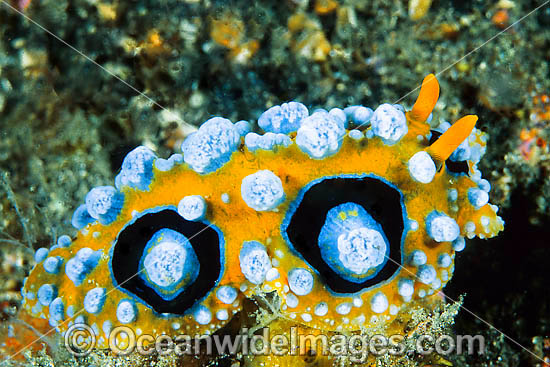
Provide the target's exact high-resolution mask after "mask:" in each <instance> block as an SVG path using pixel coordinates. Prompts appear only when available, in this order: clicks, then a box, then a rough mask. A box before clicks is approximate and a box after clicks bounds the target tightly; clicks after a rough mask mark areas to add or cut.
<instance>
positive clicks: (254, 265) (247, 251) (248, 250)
mask: <svg viewBox="0 0 550 367" xmlns="http://www.w3.org/2000/svg"><path fill="white" fill-rule="evenodd" d="M239 262H240V266H241V271H242V273H243V275H244V276H245V278H246V279H247V280H248V281H249V282H250V283H253V284H260V283H262V282H263V281H264V280H265V275H266V273H267V271H268V270H269V269H271V260H270V259H269V255H268V254H267V251H266V249H265V246H264V245H263V244H261V243H260V242H258V241H246V242H244V243H243V246H242V247H241V251H240V253H239Z"/></svg>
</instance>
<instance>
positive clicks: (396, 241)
mask: <svg viewBox="0 0 550 367" xmlns="http://www.w3.org/2000/svg"><path fill="white" fill-rule="evenodd" d="M401 200H402V198H401V194H400V193H399V192H398V191H397V190H396V189H394V188H392V187H391V186H389V185H387V184H386V183H384V182H382V181H381V180H379V179H376V178H372V177H364V178H329V179H325V180H323V181H321V182H319V183H317V184H314V185H313V186H311V187H310V188H309V189H308V190H307V192H306V193H305V194H304V196H303V199H302V200H301V202H300V203H299V204H298V207H297V208H296V211H295V212H294V213H293V214H292V217H291V218H290V221H289V222H288V227H287V228H283V229H282V230H283V231H286V234H287V235H288V239H289V241H290V242H291V244H292V246H293V247H294V249H295V250H296V251H297V252H299V253H300V254H301V255H302V257H303V258H304V259H305V260H306V261H307V262H308V263H309V264H310V265H311V266H312V267H313V268H314V269H315V270H317V271H318V272H319V274H320V276H321V278H322V279H323V281H324V283H325V284H326V285H327V286H328V287H329V288H330V289H331V290H332V291H333V292H335V293H354V292H358V291H360V290H362V289H364V288H367V287H370V286H372V285H375V284H378V283H380V282H383V281H385V280H387V279H389V278H391V277H392V276H393V274H394V273H395V272H396V271H397V270H398V268H399V264H401V237H402V234H403V229H404V224H403V213H402V206H401ZM346 202H353V203H356V204H358V205H361V206H362V207H363V208H364V209H365V210H366V211H367V212H368V213H369V214H370V215H371V216H372V217H373V218H374V219H375V220H376V221H377V222H378V223H380V225H381V226H382V229H383V230H384V233H385V235H386V237H387V239H388V242H389V244H390V260H389V261H387V262H386V264H385V266H384V267H383V268H382V269H381V270H380V272H379V273H378V274H377V275H376V276H374V277H373V278H371V279H368V280H366V281H364V282H362V283H353V282H350V281H348V280H345V279H344V278H342V277H341V276H340V275H338V274H337V273H336V272H335V271H333V270H332V269H331V268H330V266H329V265H328V264H327V263H326V262H325V261H324V260H323V258H322V257H321V250H320V248H319V246H318V243H317V241H318V238H319V233H320V232H321V228H322V227H323V225H324V223H325V219H326V215H327V213H328V211H329V210H330V209H332V208H333V207H335V206H337V205H339V204H343V203H346ZM283 226H284V225H283Z"/></svg>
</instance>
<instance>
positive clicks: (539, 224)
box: [0, 0, 550, 366]
mask: <svg viewBox="0 0 550 367" xmlns="http://www.w3.org/2000/svg"><path fill="white" fill-rule="evenodd" d="M413 3H414V4H413ZM429 3H430V2H426V1H411V4H409V2H407V1H401V0H397V1H381V0H380V1H379V0H373V1H355V0H339V1H335V0H310V1H307V0H294V1H292V0H286V1H282V2H269V1H259V2H254V3H251V2H245V1H199V0H179V1H172V0H163V1H141V0H140V1H133V2H122V1H112V2H111V1H103V0H56V1H53V0H43V1H37V0H35V1H31V2H29V1H19V2H17V1H14V2H8V3H3V4H0V34H1V37H0V134H1V139H0V169H1V177H0V178H1V180H0V184H1V185H0V188H1V190H0V192H1V195H0V242H1V243H0V265H1V268H0V280H1V281H0V306H1V307H2V308H1V309H0V317H1V318H2V319H3V320H7V319H9V318H10V317H12V315H13V314H14V313H15V310H16V309H17V307H18V302H19V300H20V295H19V288H20V287H21V284H22V279H23V278H24V276H25V274H26V272H28V271H29V270H30V268H31V267H32V265H33V260H32V252H31V251H30V250H29V249H28V247H32V248H39V247H43V246H48V245H49V244H50V243H52V242H53V241H54V240H55V238H56V237H57V236H58V235H59V234H62V233H70V232H71V230H70V228H71V227H70V217H71V213H72V211H73V210H74V209H75V208H76V206H77V204H78V203H79V202H81V200H82V198H83V197H84V195H85V194H86V193H87V192H88V190H89V189H90V188H91V187H93V186H97V185H102V184H106V183H108V182H112V181H113V178H114V176H115V174H116V172H115V170H117V169H118V167H120V163H121V160H122V158H123V157H124V156H125V154H126V153H127V152H128V151H129V150H131V149H132V148H133V147H135V146H137V145H140V144H143V145H146V146H148V147H151V148H153V149H155V150H156V151H157V152H158V153H159V155H161V156H168V154H169V153H171V152H173V151H175V150H177V149H178V148H179V144H180V143H181V141H182V140H183V137H184V136H185V135H186V134H187V133H188V132H189V131H192V130H193V129H194V126H197V125H199V124H200V123H202V122H203V121H205V120H206V119H208V118H209V117H211V116H216V115H217V116H225V117H227V118H230V119H232V120H233V121H238V120H241V119H244V120H249V121H255V120H256V119H257V117H258V116H259V115H260V113H261V112H262V111H264V110H265V109H266V108H268V107H270V106H272V105H274V104H280V103H282V102H285V101H288V100H298V101H300V102H302V103H304V104H305V105H307V106H308V107H310V108H311V109H315V108H316V107H323V108H327V109H328V108H331V107H334V106H343V105H348V104H349V105H353V104H363V105H366V106H370V107H376V106H377V105H378V104H379V103H383V102H390V103H391V102H397V101H400V103H403V104H405V105H406V106H410V105H411V104H412V102H413V101H414V96H415V94H411V95H409V92H411V90H410V89H409V86H411V85H418V84H419V83H420V81H421V80H422V78H423V76H424V75H426V74H427V73H429V72H436V73H438V72H441V74H440V75H439V76H438V79H439V81H440V84H441V88H442V90H443V93H442V95H443V98H441V99H440V101H439V102H438V105H437V106H436V110H435V111H434V123H438V122H439V121H441V120H447V121H455V120H456V119H457V118H458V117H459V116H461V115H464V114H467V113H473V114H477V115H479V122H478V125H477V126H478V128H480V129H482V130H484V131H486V132H488V133H489V136H490V140H489V143H488V151H487V156H486V158H485V159H484V161H482V167H481V168H482V171H483V172H486V175H487V178H488V179H489V180H490V181H491V183H492V185H493V189H492V195H491V197H492V200H493V201H494V202H495V204H497V205H499V206H500V207H501V212H500V213H499V214H500V215H501V216H502V217H503V218H504V219H505V221H506V223H507V227H506V229H505V232H504V234H503V235H501V237H499V238H497V239H494V240H491V241H488V242H486V243H483V242H474V241H472V242H471V243H470V245H469V246H468V247H467V249H466V250H465V251H464V252H462V253H460V254H459V255H458V257H460V261H457V266H456V271H455V276H454V278H453V280H452V282H451V283H450V284H449V285H448V287H447V289H446V293H448V294H449V296H451V297H452V298H454V299H458V298H459V296H460V295H461V294H463V293H466V297H465V298H464V307H465V308H466V310H468V311H471V312H467V311H465V310H461V311H460V312H459V314H458V316H457V318H456V325H455V327H454V330H455V332H456V333H457V334H478V333H479V334H483V335H486V338H487V341H488V343H487V349H488V352H487V354H486V355H483V356H472V357H467V356H461V357H456V358H455V360H453V363H454V364H455V365H471V366H484V365H495V364H502V365H508V366H516V365H520V364H521V365H534V364H536V361H535V360H534V359H533V357H532V356H531V355H529V354H528V353H526V352H525V351H523V350H522V349H521V348H520V347H518V345H516V344H515V343H514V342H512V341H511V340H510V339H507V338H506V337H503V336H502V334H500V333H499V332H497V331H495V330H494V329H491V328H490V327H489V326H488V325H487V324H486V323H484V322H483V321H482V320H486V321H487V322H489V323H490V324H492V325H494V326H495V327H496V328H497V329H499V330H500V331H502V332H503V333H504V334H506V335H508V336H509V337H510V338H512V339H514V340H516V341H517V342H519V343H520V344H522V345H523V346H525V347H527V348H529V349H532V350H533V351H534V352H536V353H538V352H537V348H535V346H534V345H533V342H532V340H533V337H536V336H542V337H545V336H548V335H550V293H549V292H548V291H547V289H548V286H547V279H548V275H547V274H548V273H547V272H548V270H547V269H549V266H550V260H549V259H550V243H549V242H548V238H549V237H550V229H549V228H550V226H549V224H550V154H549V151H548V144H547V141H548V139H549V138H550V118H549V117H548V113H546V112H545V111H546V110H547V108H548V103H545V102H544V101H545V100H544V98H541V97H540V96H541V95H546V94H548V93H550V5H549V4H547V5H546V6H543V7H542V8H540V9H539V10H537V11H536V12H533V13H532V14H531V15H529V16H528V17H526V18H525V19H524V20H522V21H521V22H519V23H518V24H517V25H514V26H513V27H511V28H509V29H506V28H507V27H508V25H511V24H513V23H514V22H515V21H518V20H520V19H521V18H522V17H523V16H525V15H527V14H529V12H531V11H532V10H533V9H535V8H536V7H537V6H539V5H541V4H543V3H544V2H543V1H530V0H523V1H519V0H518V1H513V2H512V1H503V0H501V1H499V2H486V1H482V0H466V1H453V2H450V1H433V2H432V3H431V6H430V4H429ZM6 4H9V5H10V6H13V7H15V9H18V10H19V11H21V12H22V13H23V14H24V15H25V16H28V17H29V18H30V19H32V20H33V21H35V22H37V23H38V24H40V25H42V26H43V27H44V28H46V29H47V30H48V31H49V32H51V33H48V32H45V31H44V30H43V29H41V28H40V27H39V26H37V25H36V24H35V23H33V22H31V21H29V20H27V19H25V18H24V16H22V15H21V14H18V13H17V12H15V11H14V10H12V9H10V8H9V7H8V6H7V5H6ZM422 7H423V8H422ZM501 31H504V33H503V34H502V35H500V36H498V37H497V38H495V39H493V40H491V41H490V42H488V43H487V44H485V45H484V42H485V41H487V40H489V39H491V38H492V37H493V36H495V35H496V34H497V33H499V32H501ZM53 35H56V36H58V37H59V38H61V39H63V40H65V41H66V42H67V43H68V44H70V45H72V46H74V48H76V49H77V50H78V51H80V52H81V53H82V54H84V55H86V56H88V57H89V58H90V59H91V60H93V61H94V62H96V63H97V64H99V65H101V66H102V67H103V68H104V69H102V68H100V67H98V65H96V64H94V63H92V62H90V60H88V59H86V58H85V57H83V56H82V55H81V54H79V53H78V52H75V51H74V50H73V49H71V48H70V47H68V46H67V45H66V44H64V43H62V42H60V41H59V40H58V39H56V37H55V36H53ZM480 46H482V47H480ZM478 47H480V48H479V49H478ZM471 51H475V52H472V53H471V54H470V52H471ZM465 56H466V57H465ZM121 80H124V81H125V82H126V83H127V84H125V83H123V82H122V81H121ZM129 85H130V86H132V87H133V88H130V87H129ZM137 91H142V92H143V93H145V94H146V95H147V96H148V97H149V98H150V99H149V98H146V97H144V96H143V95H140V94H139V93H138V92H137ZM413 93H414V92H413ZM537 96H539V97H537ZM534 97H535V98H534ZM153 101H154V102H153ZM443 111H445V112H443ZM545 113H546V114H545ZM472 314H475V315H479V318H476V317H475V316H473V315H472ZM481 319H482V320H481ZM537 340H538V339H537Z"/></svg>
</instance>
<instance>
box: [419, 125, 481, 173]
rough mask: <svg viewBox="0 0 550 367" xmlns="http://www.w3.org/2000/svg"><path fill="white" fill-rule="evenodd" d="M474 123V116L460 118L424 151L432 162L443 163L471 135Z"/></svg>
mask: <svg viewBox="0 0 550 367" xmlns="http://www.w3.org/2000/svg"><path fill="white" fill-rule="evenodd" d="M476 121H477V116H476V115H467V116H464V117H462V118H461V119H460V120H458V121H457V122H455V123H454V124H453V125H452V126H451V127H450V128H449V129H448V130H447V131H445V133H443V135H441V137H440V138H439V139H437V140H436V141H435V142H434V143H433V144H432V145H430V146H429V147H428V148H427V149H426V151H427V152H428V153H429V154H430V156H431V157H432V158H433V159H434V160H436V161H438V162H445V161H446V160H447V158H449V157H450V156H451V154H453V152H454V151H455V150H456V148H458V146H459V145H460V144H461V143H462V142H463V141H464V140H466V138H468V136H469V135H470V134H471V133H472V130H473V129H474V127H475V126H476Z"/></svg>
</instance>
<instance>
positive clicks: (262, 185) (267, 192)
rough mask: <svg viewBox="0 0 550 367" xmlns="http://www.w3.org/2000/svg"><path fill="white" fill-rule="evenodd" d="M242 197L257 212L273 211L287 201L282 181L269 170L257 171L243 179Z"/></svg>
mask: <svg viewBox="0 0 550 367" xmlns="http://www.w3.org/2000/svg"><path fill="white" fill-rule="evenodd" d="M241 196H242V198H243V200H244V201H245V203H246V205H248V206H249V207H251V208H252V209H254V210H256V211H267V210H273V209H275V208H276V207H277V206H279V204H281V203H282V202H283V201H284V199H285V192H284V190H283V184H282V182H281V179H280V178H279V177H277V175H275V174H274V173H273V172H271V171H269V170H261V171H257V172H255V173H253V174H251V175H248V176H246V177H245V178H243V181H242V184H241Z"/></svg>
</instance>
